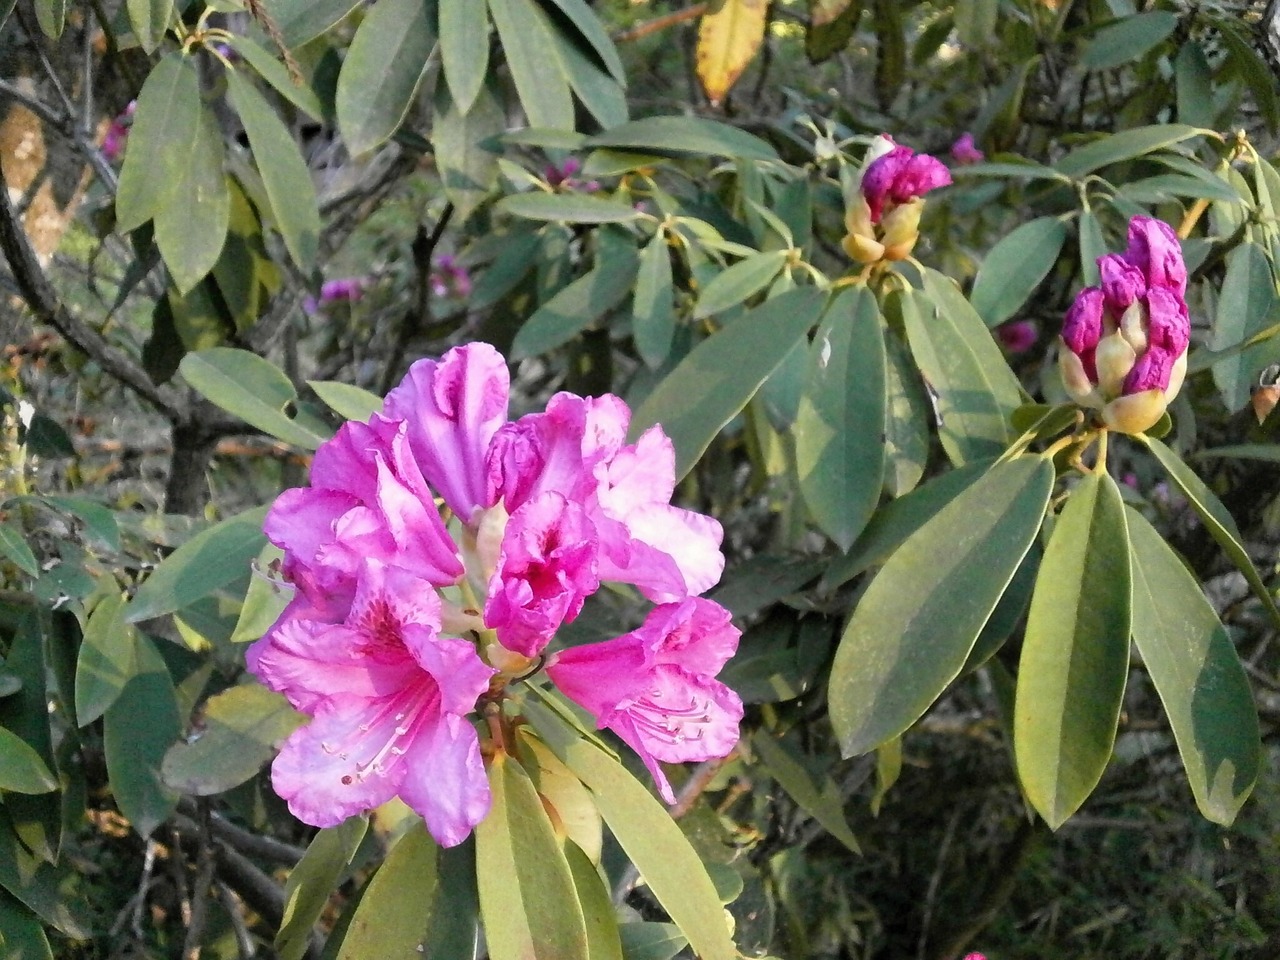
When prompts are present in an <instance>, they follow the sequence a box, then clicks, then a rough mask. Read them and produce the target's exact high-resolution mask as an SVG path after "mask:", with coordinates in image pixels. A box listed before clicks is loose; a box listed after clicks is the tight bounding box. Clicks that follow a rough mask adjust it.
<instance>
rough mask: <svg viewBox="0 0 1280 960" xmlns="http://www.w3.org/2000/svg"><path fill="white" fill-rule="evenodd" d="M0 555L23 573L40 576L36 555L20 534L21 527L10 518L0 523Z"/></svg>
mask: <svg viewBox="0 0 1280 960" xmlns="http://www.w3.org/2000/svg"><path fill="white" fill-rule="evenodd" d="M0 556H3V557H8V558H9V560H11V561H12V562H13V563H14V565H15V566H17V567H18V569H19V570H21V571H22V572H23V573H25V574H27V575H28V576H31V577H38V576H40V563H39V562H38V561H37V560H36V555H35V554H34V553H32V552H31V548H30V547H29V546H27V540H26V538H25V537H24V536H23V535H22V527H21V526H19V525H18V524H17V523H16V522H14V521H12V520H6V521H4V522H2V523H0Z"/></svg>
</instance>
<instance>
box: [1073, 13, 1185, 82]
mask: <svg viewBox="0 0 1280 960" xmlns="http://www.w3.org/2000/svg"><path fill="white" fill-rule="evenodd" d="M1177 27H1178V15H1177V14H1176V13H1170V12H1168V11H1166V10H1157V11H1153V12H1151V13H1139V14H1135V15H1133V16H1129V17H1124V18H1122V19H1120V20H1117V21H1115V22H1114V23H1110V24H1108V25H1107V26H1105V27H1103V28H1102V29H1101V30H1099V31H1098V32H1097V33H1096V34H1094V36H1093V39H1092V40H1090V41H1089V43H1088V45H1087V46H1085V48H1084V51H1083V52H1082V53H1081V54H1080V66H1082V67H1083V68H1084V69H1086V70H1110V69H1111V68H1112V67H1118V66H1121V65H1123V64H1126V63H1129V62H1130V61H1132V60H1137V59H1139V58H1140V57H1142V56H1143V55H1144V54H1146V53H1147V51H1149V50H1151V49H1152V48H1153V47H1155V46H1156V45H1157V44H1159V43H1161V42H1163V41H1164V40H1165V39H1166V38H1168V36H1169V35H1170V34H1171V33H1173V31H1174V30H1176V29H1177Z"/></svg>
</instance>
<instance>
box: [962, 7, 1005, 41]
mask: <svg viewBox="0 0 1280 960" xmlns="http://www.w3.org/2000/svg"><path fill="white" fill-rule="evenodd" d="M999 14H1000V0H957V2H956V12H955V21H956V33H957V34H958V35H959V37H960V42H961V43H963V44H964V45H965V46H966V47H970V48H973V49H979V48H981V47H985V46H987V45H989V44H990V43H992V42H993V41H994V40H996V39H997V34H996V22H997V20H998V19H999Z"/></svg>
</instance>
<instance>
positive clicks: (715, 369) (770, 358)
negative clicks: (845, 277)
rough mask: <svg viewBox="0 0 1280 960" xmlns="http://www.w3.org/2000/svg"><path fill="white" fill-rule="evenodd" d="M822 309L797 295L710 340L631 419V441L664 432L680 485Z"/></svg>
mask: <svg viewBox="0 0 1280 960" xmlns="http://www.w3.org/2000/svg"><path fill="white" fill-rule="evenodd" d="M825 303H826V294H825V293H824V292H823V291H821V290H817V289H815V288H813V287H799V288H797V289H795V290H792V291H791V292H789V293H784V294H782V295H781V296H777V297H774V298H773V299H772V300H768V301H766V302H765V303H763V304H761V305H760V306H758V307H756V308H755V309H753V310H751V311H749V312H747V313H746V314H744V315H743V316H741V317H739V318H738V319H737V320H735V321H734V322H733V323H731V324H730V325H729V326H727V327H725V328H724V329H723V330H721V331H719V332H718V333H715V334H713V335H712V336H710V337H708V338H707V339H706V340H704V341H703V342H702V343H700V344H698V346H697V347H695V348H694V349H693V350H692V351H691V352H690V353H689V355H688V356H687V357H685V358H684V360H682V361H681V362H680V365H679V366H677V367H676V368H675V370H673V371H672V372H671V373H670V374H669V375H668V376H667V377H666V379H664V380H663V381H662V382H661V383H660V384H658V386H657V388H656V389H655V390H654V391H653V393H651V394H649V396H648V398H647V399H646V400H645V401H644V403H642V404H641V405H640V408H639V409H638V410H637V411H636V413H635V416H634V417H632V419H631V431H630V435H631V438H632V439H633V440H634V439H635V438H636V437H639V435H640V434H641V433H643V432H644V431H645V430H647V429H648V428H649V427H651V426H653V424H655V423H660V424H662V428H663V430H664V431H665V432H666V434H667V436H668V437H670V438H671V441H672V443H673V444H674V445H675V448H676V478H677V480H678V479H680V478H682V477H683V476H684V475H685V474H687V473H688V472H689V471H690V470H691V469H693V465H694V464H695V463H696V462H697V461H698V458H699V457H701V456H702V453H703V451H704V450H706V449H707V447H708V446H709V445H710V443H711V441H712V440H713V439H715V436H716V434H718V433H719V432H720V430H721V429H722V428H723V427H724V426H725V425H726V424H727V423H728V422H729V421H730V420H731V419H733V417H734V416H735V415H736V414H737V413H738V411H740V410H741V409H742V408H743V407H744V406H746V404H747V401H748V400H750V399H751V397H752V395H753V394H754V393H755V392H756V390H757V389H758V388H759V387H760V384H761V383H763V382H764V380H765V378H766V377H768V376H769V374H771V373H772V372H773V371H774V370H775V369H776V368H777V366H778V365H779V364H780V363H782V360H783V358H784V357H785V356H786V355H787V351H788V350H790V349H791V347H792V346H793V345H794V344H795V343H797V342H798V341H799V340H800V339H801V338H803V337H805V336H806V335H807V334H808V332H809V328H810V327H811V326H812V325H813V324H814V322H815V321H816V320H817V319H818V317H819V315H820V314H821V313H822V308H823V306H824V305H825Z"/></svg>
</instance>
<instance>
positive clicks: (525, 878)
mask: <svg viewBox="0 0 1280 960" xmlns="http://www.w3.org/2000/svg"><path fill="white" fill-rule="evenodd" d="M489 789H490V791H491V793H492V796H493V807H492V808H491V809H490V811H489V816H488V817H486V818H485V819H484V820H483V821H481V823H480V824H479V825H478V826H477V827H476V880H477V883H478V885H479V890H480V915H481V917H482V918H483V919H484V932H485V939H486V940H487V941H488V943H489V955H490V957H492V960H574V958H578V960H589V957H588V954H587V930H586V921H585V920H584V919H583V914H582V906H581V904H580V903H579V902H578V895H577V892H576V891H575V889H574V885H573V875H572V873H571V872H570V869H569V864H568V862H567V861H566V860H565V857H564V852H563V851H562V850H561V848H560V844H559V842H558V841H557V840H556V836H555V831H554V830H553V829H552V826H551V821H550V820H549V819H547V814H546V811H545V810H544V809H543V806H542V801H540V800H539V799H538V793H537V791H536V790H534V788H533V783H532V782H531V781H530V780H529V776H528V774H526V773H525V772H524V770H523V769H522V768H521V766H520V764H519V763H518V762H516V761H515V760H514V759H512V758H511V757H508V756H507V755H506V754H498V755H497V756H496V757H494V759H493V761H492V762H491V763H490V765H489Z"/></svg>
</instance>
